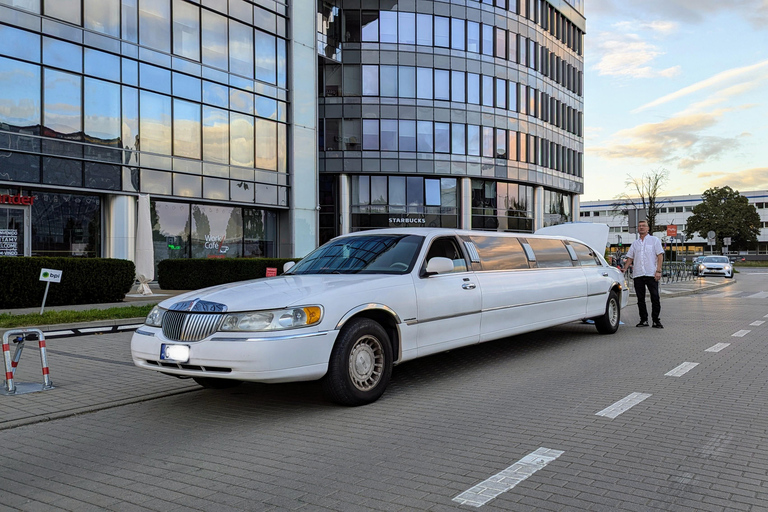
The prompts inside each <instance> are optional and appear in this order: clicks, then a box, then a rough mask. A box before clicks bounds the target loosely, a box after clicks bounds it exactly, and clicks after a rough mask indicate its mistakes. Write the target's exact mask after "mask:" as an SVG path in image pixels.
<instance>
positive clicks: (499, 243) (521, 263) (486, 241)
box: [471, 236, 529, 270]
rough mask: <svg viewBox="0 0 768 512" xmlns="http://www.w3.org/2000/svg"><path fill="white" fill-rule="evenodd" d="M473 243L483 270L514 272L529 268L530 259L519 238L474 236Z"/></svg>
mask: <svg viewBox="0 0 768 512" xmlns="http://www.w3.org/2000/svg"><path fill="white" fill-rule="evenodd" d="M471 238H472V242H474V244H475V247H477V252H478V253H479V254H480V261H481V262H482V264H483V270H513V269H518V268H529V267H528V259H527V258H526V257H525V253H524V252H523V248H522V246H521V245H520V242H519V241H518V240H517V238H512V237H502V236H473V237H471Z"/></svg>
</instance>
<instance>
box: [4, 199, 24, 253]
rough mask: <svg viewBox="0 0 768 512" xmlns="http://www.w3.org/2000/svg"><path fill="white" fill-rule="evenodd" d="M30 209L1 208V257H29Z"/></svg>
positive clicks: (16, 207)
mask: <svg viewBox="0 0 768 512" xmlns="http://www.w3.org/2000/svg"><path fill="white" fill-rule="evenodd" d="M29 239H30V237H29V208H28V207H24V206H0V256H29V255H30V254H31V251H30V240H29Z"/></svg>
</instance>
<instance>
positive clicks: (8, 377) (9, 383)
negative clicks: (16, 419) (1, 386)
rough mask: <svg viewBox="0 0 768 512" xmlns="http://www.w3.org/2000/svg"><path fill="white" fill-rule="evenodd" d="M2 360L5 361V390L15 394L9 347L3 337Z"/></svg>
mask: <svg viewBox="0 0 768 512" xmlns="http://www.w3.org/2000/svg"><path fill="white" fill-rule="evenodd" d="M3 360H4V361H5V390H6V391H7V392H8V393H9V394H13V393H15V392H16V385H15V384H14V383H13V374H14V370H15V368H14V367H13V362H12V361H11V346H10V344H9V343H8V337H7V336H3Z"/></svg>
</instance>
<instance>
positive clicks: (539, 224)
mask: <svg viewBox="0 0 768 512" xmlns="http://www.w3.org/2000/svg"><path fill="white" fill-rule="evenodd" d="M543 227H544V187H541V186H539V187H536V188H535V189H534V190H533V230H534V231H536V230H537V229H541V228H543Z"/></svg>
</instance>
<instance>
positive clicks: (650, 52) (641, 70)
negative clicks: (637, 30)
mask: <svg viewBox="0 0 768 512" xmlns="http://www.w3.org/2000/svg"><path fill="white" fill-rule="evenodd" d="M595 40H596V41H597V48H595V49H594V50H593V54H594V55H596V56H597V57H598V59H599V60H598V62H597V63H596V64H595V65H594V66H592V68H593V69H595V70H597V72H598V74H600V75H608V76H622V77H628V78H655V77H667V78H668V77H672V76H675V75H677V74H679V73H680V69H681V68H680V66H673V67H670V68H665V69H659V68H655V67H653V66H652V65H651V63H652V62H653V60H654V59H656V58H657V57H659V56H661V55H664V52H663V51H661V50H660V49H659V48H658V47H657V46H655V45H653V44H651V43H649V42H647V41H644V40H643V39H642V38H640V36H638V35H637V34H631V33H618V32H603V33H600V34H598V35H597V36H596V37H595Z"/></svg>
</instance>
